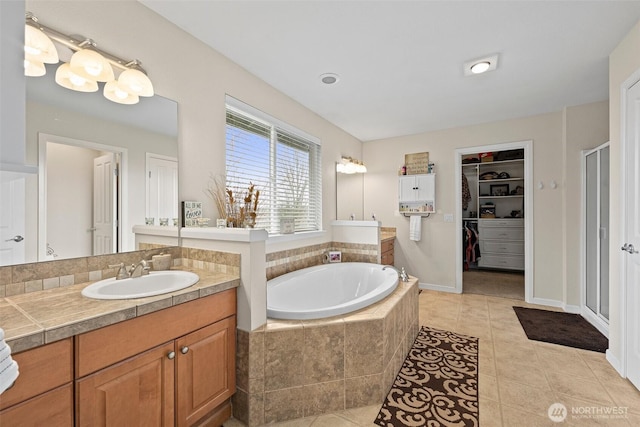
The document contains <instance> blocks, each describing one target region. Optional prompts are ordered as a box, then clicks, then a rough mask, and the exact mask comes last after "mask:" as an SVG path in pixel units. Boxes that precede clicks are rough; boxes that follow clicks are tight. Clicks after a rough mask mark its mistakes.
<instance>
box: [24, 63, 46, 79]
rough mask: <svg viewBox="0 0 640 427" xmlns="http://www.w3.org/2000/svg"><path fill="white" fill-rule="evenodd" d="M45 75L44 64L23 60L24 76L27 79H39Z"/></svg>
mask: <svg viewBox="0 0 640 427" xmlns="http://www.w3.org/2000/svg"><path fill="white" fill-rule="evenodd" d="M46 73H47V69H46V68H45V67H44V63H43V62H40V61H36V60H34V59H25V60H24V75H25V76H29V77H40V76H44V75H45V74H46Z"/></svg>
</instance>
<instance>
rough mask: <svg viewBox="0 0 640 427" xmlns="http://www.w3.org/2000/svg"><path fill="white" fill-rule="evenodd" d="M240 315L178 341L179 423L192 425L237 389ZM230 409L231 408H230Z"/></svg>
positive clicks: (177, 423)
mask: <svg viewBox="0 0 640 427" xmlns="http://www.w3.org/2000/svg"><path fill="white" fill-rule="evenodd" d="M235 331H236V317H235V316H231V317H228V318H226V319H223V320H221V321H219V322H216V323H214V324H212V325H209V326H207V327H204V328H202V329H199V330H197V331H195V332H193V333H191V334H189V335H186V336H184V337H182V338H178V339H177V340H176V347H175V348H176V364H177V378H176V401H177V422H176V425H177V426H179V427H180V426H191V425H194V424H195V423H196V422H198V421H199V420H200V418H202V417H204V416H205V415H207V414H209V413H210V412H211V411H212V410H214V409H215V408H216V407H217V406H219V405H221V404H223V403H225V400H226V401H227V406H228V403H229V402H228V399H229V398H230V397H231V395H232V394H233V393H235V390H236V383H235V369H236V368H235V354H236V349H235V347H236V336H235ZM228 411H230V407H229V408H228Z"/></svg>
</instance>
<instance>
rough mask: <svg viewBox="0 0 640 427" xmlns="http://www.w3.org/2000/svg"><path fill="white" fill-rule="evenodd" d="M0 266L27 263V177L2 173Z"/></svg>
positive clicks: (12, 173)
mask: <svg viewBox="0 0 640 427" xmlns="http://www.w3.org/2000/svg"><path fill="white" fill-rule="evenodd" d="M0 199H1V200H2V201H3V202H2V203H1V204H0V266H2V265H13V264H22V263H24V262H25V241H24V239H25V237H26V235H25V213H26V212H25V177H24V175H23V174H18V173H15V172H5V171H0Z"/></svg>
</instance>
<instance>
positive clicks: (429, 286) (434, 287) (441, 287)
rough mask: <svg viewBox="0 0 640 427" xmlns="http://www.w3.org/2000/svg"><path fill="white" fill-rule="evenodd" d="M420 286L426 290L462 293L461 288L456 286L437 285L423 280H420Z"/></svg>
mask: <svg viewBox="0 0 640 427" xmlns="http://www.w3.org/2000/svg"><path fill="white" fill-rule="evenodd" d="M418 287H419V288H420V289H426V290H429V291H440V292H449V293H452V294H460V293H462V292H460V291H459V290H457V289H456V288H454V287H451V286H444V285H435V284H433V283H422V282H420V283H419V284H418Z"/></svg>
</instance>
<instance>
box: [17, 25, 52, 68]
mask: <svg viewBox="0 0 640 427" xmlns="http://www.w3.org/2000/svg"><path fill="white" fill-rule="evenodd" d="M24 53H25V58H26V59H28V60H30V61H39V62H46V63H47V64H56V63H57V62H58V61H59V58H58V51H57V50H56V47H55V46H54V45H53V42H52V41H51V39H50V38H49V37H48V36H47V35H46V34H45V33H43V32H42V31H40V30H39V29H37V28H35V27H32V26H31V25H25V27H24Z"/></svg>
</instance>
